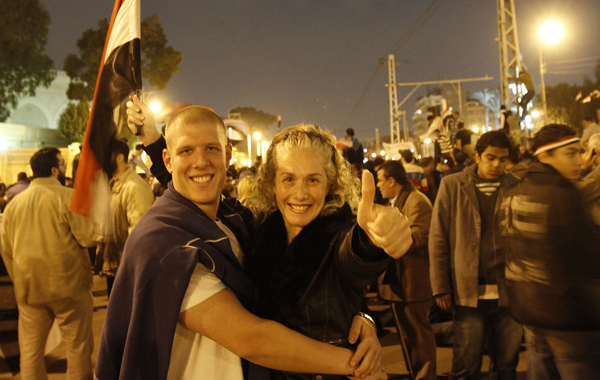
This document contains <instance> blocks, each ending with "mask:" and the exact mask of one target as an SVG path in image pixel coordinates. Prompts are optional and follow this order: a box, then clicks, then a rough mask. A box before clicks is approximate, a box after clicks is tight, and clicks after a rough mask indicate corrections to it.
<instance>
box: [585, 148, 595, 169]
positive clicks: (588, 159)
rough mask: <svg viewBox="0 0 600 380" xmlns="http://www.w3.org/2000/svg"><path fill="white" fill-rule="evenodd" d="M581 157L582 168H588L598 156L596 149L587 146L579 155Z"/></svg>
mask: <svg viewBox="0 0 600 380" xmlns="http://www.w3.org/2000/svg"><path fill="white" fill-rule="evenodd" d="M581 158H582V159H583V166H582V169H584V170H587V169H589V168H590V167H591V166H592V165H593V164H594V162H595V161H596V159H597V158H598V151H597V150H596V149H594V148H589V149H588V150H587V152H585V153H584V154H583V156H582V157H581Z"/></svg>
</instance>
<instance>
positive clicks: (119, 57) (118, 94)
mask: <svg viewBox="0 0 600 380" xmlns="http://www.w3.org/2000/svg"><path fill="white" fill-rule="evenodd" d="M140 36H141V25H140V0H116V1H115V6H114V9H113V13H112V17H111V19H110V24H109V26H108V34H107V35H106V42H105V44H104V51H103V53H102V60H101V62H100V70H99V72H98V80H97V82H96V90H95V92H94V100H93V102H92V109H91V111H90V118H89V120H88V124H87V129H86V132H85V138H84V141H83V147H82V151H81V159H80V161H79V167H78V170H77V176H76V178H75V185H74V191H73V197H72V198H71V204H70V205H69V210H70V211H73V212H76V213H78V214H81V215H83V216H86V217H88V218H91V219H92V220H94V221H96V222H98V223H100V224H104V225H105V223H106V221H108V220H109V217H110V215H109V212H110V211H109V207H108V205H109V204H110V192H109V190H108V175H109V174H112V173H111V172H112V170H111V164H110V161H111V157H110V156H111V143H112V141H113V140H114V139H115V135H116V133H117V123H116V122H115V120H114V110H115V108H116V107H118V106H119V105H120V103H121V102H122V101H123V100H125V99H126V98H127V97H128V95H129V94H130V93H132V92H137V91H139V90H140V89H141V88H142V76H141V66H140V55H141V54H140Z"/></svg>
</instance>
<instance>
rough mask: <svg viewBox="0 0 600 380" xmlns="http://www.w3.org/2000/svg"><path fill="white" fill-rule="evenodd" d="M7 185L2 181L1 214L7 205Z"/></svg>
mask: <svg viewBox="0 0 600 380" xmlns="http://www.w3.org/2000/svg"><path fill="white" fill-rule="evenodd" d="M5 196H6V185H5V184H4V183H2V182H0V214H2V213H3V212H4V208H5V207H6V199H5Z"/></svg>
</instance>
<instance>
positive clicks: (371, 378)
mask: <svg viewBox="0 0 600 380" xmlns="http://www.w3.org/2000/svg"><path fill="white" fill-rule="evenodd" d="M348 378H349V379H351V380H387V378H388V375H387V373H385V366H383V365H381V367H379V368H378V369H377V371H375V372H374V373H373V374H371V375H365V376H360V377H359V376H348Z"/></svg>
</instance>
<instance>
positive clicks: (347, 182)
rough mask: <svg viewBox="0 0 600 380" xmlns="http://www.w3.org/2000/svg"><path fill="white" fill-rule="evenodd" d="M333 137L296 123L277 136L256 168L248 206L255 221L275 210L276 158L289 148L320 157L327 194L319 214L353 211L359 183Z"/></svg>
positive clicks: (327, 132) (317, 129) (356, 203)
mask: <svg viewBox="0 0 600 380" xmlns="http://www.w3.org/2000/svg"><path fill="white" fill-rule="evenodd" d="M335 144H336V138H335V136H334V135H333V134H332V133H331V132H329V131H326V130H324V129H321V127H319V126H317V125H313V124H298V125H294V126H292V127H288V128H286V129H284V130H283V131H282V132H280V133H278V134H277V136H275V138H274V139H273V142H272V143H271V145H270V146H269V149H268V150H267V156H266V160H265V161H264V162H263V163H262V165H261V166H260V168H259V169H258V174H257V177H256V181H255V183H254V186H253V188H252V195H251V197H250V198H249V199H248V200H249V202H248V207H249V208H250V209H251V210H252V212H254V214H255V215H256V216H257V217H258V219H259V220H262V219H264V218H265V217H267V216H268V215H270V214H271V213H273V212H274V211H276V210H277V202H276V200H275V172H276V170H277V157H278V156H280V155H281V154H283V153H286V152H289V151H290V150H292V149H309V150H311V151H312V152H313V153H314V154H315V155H316V156H318V157H320V158H321V161H322V163H323V166H324V167H325V173H326V174H327V182H328V184H329V192H328V194H327V196H326V197H325V205H324V206H323V210H322V211H321V215H330V214H333V213H335V212H336V211H337V210H338V209H339V208H341V207H342V206H343V205H344V203H348V204H349V205H350V207H352V209H355V208H356V206H357V205H358V201H359V192H360V180H359V179H358V178H357V177H356V176H355V175H354V174H353V173H352V167H351V166H350V164H349V163H348V161H347V160H346V159H345V158H344V156H343V155H342V152H341V151H340V150H339V149H337V148H336V147H335Z"/></svg>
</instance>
